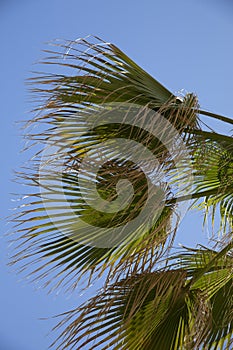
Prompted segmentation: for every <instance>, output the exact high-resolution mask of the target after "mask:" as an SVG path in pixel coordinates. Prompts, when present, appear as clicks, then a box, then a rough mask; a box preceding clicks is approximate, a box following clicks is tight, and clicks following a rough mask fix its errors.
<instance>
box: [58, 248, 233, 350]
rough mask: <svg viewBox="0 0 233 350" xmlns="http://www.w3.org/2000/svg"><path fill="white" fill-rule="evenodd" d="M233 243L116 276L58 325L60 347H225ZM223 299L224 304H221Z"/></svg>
mask: <svg viewBox="0 0 233 350" xmlns="http://www.w3.org/2000/svg"><path fill="white" fill-rule="evenodd" d="M231 250H232V243H230V244H229V245H227V246H226V247H225V248H223V249H222V250H221V251H220V252H217V251H214V250H211V249H207V248H204V247H203V248H200V249H194V250H192V249H187V250H186V251H184V252H183V253H181V254H179V255H176V256H174V257H173V258H172V259H171V263H170V265H169V268H165V270H164V269H161V270H158V271H157V272H152V273H145V274H141V275H135V276H134V277H129V278H127V279H125V280H121V281H118V282H117V283H115V284H113V285H109V286H108V288H107V289H106V290H105V291H104V292H102V293H100V295H99V296H97V297H95V298H93V299H91V300H90V301H89V302H88V303H87V304H86V305H83V306H82V307H81V308H79V309H78V310H74V311H72V312H70V313H67V315H66V316H65V318H64V320H63V321H62V322H61V323H60V324H59V326H64V324H66V323H67V322H68V323H70V324H69V326H68V327H67V328H66V329H65V330H64V332H63V333H62V335H61V337H60V338H59V342H60V347H59V346H58V349H60V348H61V349H62V348H69V349H73V348H74V349H82V348H83V347H84V346H89V348H91V349H95V348H96V347H98V346H101V348H102V349H108V348H111V349H125V350H128V349H130V350H133V349H148V350H149V349H155V350H156V349H164V350H166V349H169V350H171V349H199V348H204V349H217V348H218V349H227V344H228V346H229V344H231V341H232V335H233V328H232V311H233V299H232V288H233V283H232V282H233V280H232V278H233V275H232V253H231ZM221 303H222V304H221Z"/></svg>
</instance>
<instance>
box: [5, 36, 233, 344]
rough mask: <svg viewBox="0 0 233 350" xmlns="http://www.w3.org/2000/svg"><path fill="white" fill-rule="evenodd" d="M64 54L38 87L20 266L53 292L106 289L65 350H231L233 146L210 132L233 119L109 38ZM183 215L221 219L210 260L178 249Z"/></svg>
mask: <svg viewBox="0 0 233 350" xmlns="http://www.w3.org/2000/svg"><path fill="white" fill-rule="evenodd" d="M54 46H55V49H54V50H51V51H47V53H48V54H49V57H48V59H46V60H45V62H44V63H46V64H47V65H49V64H53V65H54V66H53V67H54V73H53V74H50V73H43V74H42V73H40V74H39V75H36V76H35V77H34V78H32V79H31V81H30V83H32V86H33V91H34V93H35V94H36V96H40V99H39V104H38V107H37V108H36V110H35V111H34V115H35V116H34V118H33V119H32V120H30V122H29V123H28V127H30V126H32V127H33V129H32V131H31V130H30V131H27V133H26V136H27V137H28V138H29V140H30V141H31V143H32V145H34V146H35V147H36V148H35V155H34V156H33V158H32V162H31V165H30V166H29V167H28V168H26V169H24V171H23V172H22V173H19V174H18V176H19V178H20V179H21V181H23V180H22V179H24V180H25V181H26V184H28V185H30V186H32V187H33V188H34V191H33V192H31V191H29V194H28V195H27V196H25V198H24V202H23V204H22V205H21V206H20V208H19V210H18V213H17V215H16V216H15V217H14V219H13V220H14V221H15V222H16V230H15V231H16V232H15V234H16V235H17V237H18V240H19V243H18V245H17V248H16V252H15V254H14V256H13V258H12V263H18V264H19V265H20V267H21V269H22V270H24V269H25V268H27V267H28V268H29V269H30V273H31V274H34V275H35V278H36V279H44V280H45V286H47V287H48V286H50V289H51V290H52V289H54V288H56V287H58V286H64V287H65V288H71V289H75V288H76V287H77V286H78V287H79V282H80V280H81V279H82V277H83V276H89V277H88V281H89V282H88V283H90V281H92V280H95V279H97V278H100V277H101V276H102V278H103V279H104V282H103V286H102V288H101V289H100V290H99V293H98V294H97V295H96V296H94V297H93V298H91V299H90V300H89V301H88V302H86V303H84V304H83V305H81V306H78V307H77V309H75V310H72V311H69V312H67V313H66V314H65V315H64V317H63V319H62V321H61V322H60V323H59V324H58V327H62V328H63V331H62V333H61V336H60V337H59V338H58V339H57V341H56V342H55V343H54V344H53V346H56V348H57V349H66V348H67V349H84V348H85V346H87V347H86V348H88V349H94V348H96V347H99V348H101V349H110V348H111V349H125V350H126V349H127V350H133V349H135V350H136V349H148V350H149V349H155V350H156V349H158V350H160V349H163V350H174V349H177V350H178V349H179V350H181V349H182V350H183V349H230V348H231V346H232V340H233V337H232V335H233V322H232V320H233V318H232V315H233V299H232V295H233V285H232V278H233V274H232V266H233V265H232V263H233V255H232V249H233V241H232V238H231V232H232V218H233V180H232V174H233V156H232V154H233V153H232V152H233V143H232V137H231V136H229V135H227V134H220V133H217V132H215V131H214V130H213V129H212V128H211V127H210V126H209V125H208V124H207V122H208V118H210V119H209V120H211V119H217V120H218V121H219V123H223V124H224V125H229V124H233V120H232V119H230V118H227V117H224V116H221V115H217V114H215V113H211V112H208V111H205V110H202V109H201V108H200V106H199V104H198V99H197V96H195V95H194V94H192V93H187V94H186V95H185V96H182V95H181V96H175V95H174V94H173V93H171V92H170V91H169V90H167V89H166V88H165V87H163V86H162V85H161V84H160V83H159V82H158V81H156V80H155V79H154V78H152V77H151V76H150V75H149V74H148V73H146V72H145V71H144V70H143V69H141V68H140V67H139V66H138V65H137V64H136V63H134V62H133V61H132V60H131V59H130V58H129V57H127V56H126V55H125V54H124V53H123V52H122V51H121V50H119V49H118V48H117V47H116V46H114V45H112V44H109V43H105V42H103V41H102V40H100V39H98V38H91V37H89V38H86V39H80V40H78V41H75V42H70V43H67V42H63V43H61V42H59V43H57V42H55V43H54ZM61 72H62V73H61ZM41 101H43V102H42V103H41ZM206 119H207V121H206ZM36 127H37V128H38V129H37V131H35V130H36V129H35V128H36ZM183 204H185V205H186V204H188V209H189V210H191V209H192V208H193V207H195V208H198V209H199V210H201V211H203V212H204V214H205V219H207V220H208V218H209V217H211V218H212V222H213V240H211V241H210V246H209V247H204V246H201V245H200V246H198V247H196V248H188V247H183V248H182V249H180V250H178V249H175V246H174V238H175V236H176V234H177V232H178V229H179V223H180V220H181V211H180V208H181V207H182V206H183ZM138 218H140V219H138ZM216 220H217V223H216ZM218 224H219V226H217V225H218ZM213 242H214V243H213ZM33 266H34V268H33ZM49 276H51V277H49ZM103 279H102V281H103Z"/></svg>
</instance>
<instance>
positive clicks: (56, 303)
mask: <svg viewBox="0 0 233 350" xmlns="http://www.w3.org/2000/svg"><path fill="white" fill-rule="evenodd" d="M0 33H1V34H0V35H1V43H0V45H1V54H0V67H1V75H0V101H1V110H0V111H1V112H0V116H1V135H2V136H1V157H2V167H1V196H2V200H1V203H2V205H1V208H2V210H1V216H2V217H3V218H4V217H6V216H8V215H9V214H10V212H9V209H10V208H12V207H13V204H12V203H11V198H12V195H11V194H10V193H12V192H14V193H20V192H23V189H22V188H21V187H20V186H19V185H17V184H15V183H12V182H11V181H10V179H12V178H13V169H19V165H20V164H22V162H23V161H24V160H25V159H26V158H27V156H26V154H20V153H19V150H20V149H21V148H22V146H23V142H22V139H21V138H20V129H19V127H18V126H16V125H15V124H14V122H17V121H20V120H24V119H27V118H29V117H30V113H29V110H30V109H31V108H32V105H31V104H30V103H29V99H30V98H29V94H28V91H27V87H26V86H25V83H24V81H25V79H26V78H27V77H29V76H30V70H33V69H34V67H33V66H32V63H33V62H35V61H37V60H38V59H39V58H41V57H42V53H41V50H42V49H43V48H44V47H45V45H44V43H45V42H47V41H49V40H51V39H54V38H65V39H76V38H78V37H82V36H86V35H88V34H94V35H97V36H100V37H102V38H103V39H105V40H106V41H111V42H113V43H115V44H116V45H117V46H119V47H120V48H121V49H122V50H123V51H125V52H126V53H127V54H128V55H129V56H130V57H131V58H133V59H134V60H135V61H136V62H137V63H138V64H139V65H141V66H142V67H143V68H144V69H146V70H147V71H148V72H149V73H150V74H152V75H153V76H154V77H155V78H157V79H158V80H159V81H160V82H161V83H163V84H164V85H165V86H166V87H167V88H168V89H170V90H171V91H173V92H177V91H179V90H180V89H185V90H187V91H193V92H195V93H196V94H197V95H198V96H199V99H200V103H201V105H202V107H205V108H207V109H210V110H213V111H215V112H217V113H222V114H225V115H228V116H233V108H232V101H233V4H231V0H228V1H227V0H221V1H214V0H189V1H187V0H176V1H173V0H157V1H156V0H147V1H143V2H141V1H135V0H118V1H113V2H110V1H106V0H105V1H104V0H99V1H93V2H91V1H77V0H49V1H48V0H40V1H36V0H5V1H4V0H2V1H0ZM1 228H2V230H1V232H2V233H4V232H6V231H7V230H8V229H9V228H10V227H9V226H8V227H7V226H6V225H5V224H4V222H3V221H2V222H1ZM201 235H204V234H203V233H202V232H201V219H200V216H199V219H198V216H194V215H193V214H192V215H190V216H189V217H188V218H186V219H184V220H183V223H182V227H181V235H180V241H181V242H183V243H186V244H187V245H191V244H195V243H197V242H198V241H199V240H200V239H201ZM1 247H2V253H1V257H0V263H1V292H0V293H1V297H0V310H1V314H0V350H16V349H17V350H45V349H47V347H48V346H49V344H50V343H51V341H52V339H53V338H54V335H51V334H49V335H48V336H47V337H46V334H47V333H48V332H49V330H50V328H51V327H52V326H53V325H55V323H56V321H54V320H51V319H49V320H48V321H41V320H39V318H41V317H51V316H53V315H55V314H58V313H60V312H63V311H66V310H68V309H70V308H73V307H75V306H76V305H77V304H78V303H79V300H80V298H79V293H78V292H77V293H76V294H74V295H73V296H71V297H69V298H68V296H67V295H65V294H63V293H62V292H61V293H60V294H59V295H55V294H53V295H52V294H51V295H47V291H46V290H42V289H40V288H39V286H37V287H36V286H35V285H33V284H30V283H28V282H27V281H26V280H24V279H22V276H20V275H16V274H15V272H14V269H12V268H9V267H7V266H6V262H7V242H6V239H5V238H2V240H1ZM36 289H37V290H36ZM86 294H87V295H89V294H90V291H88V292H87V293H86Z"/></svg>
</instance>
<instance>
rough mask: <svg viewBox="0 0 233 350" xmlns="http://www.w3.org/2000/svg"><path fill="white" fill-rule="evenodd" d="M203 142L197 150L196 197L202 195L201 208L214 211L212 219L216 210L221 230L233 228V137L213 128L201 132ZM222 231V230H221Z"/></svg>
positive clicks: (194, 193)
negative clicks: (209, 130)
mask: <svg viewBox="0 0 233 350" xmlns="http://www.w3.org/2000/svg"><path fill="white" fill-rule="evenodd" d="M198 134H199V135H198V141H199V144H198V145H197V146H195V151H194V153H193V159H194V161H193V168H194V172H193V180H194V181H193V182H194V190H193V194H192V196H193V198H196V199H200V198H203V200H202V201H200V200H199V201H198V205H197V208H200V209H201V210H204V211H205V219H207V217H208V214H209V213H210V212H211V216H212V223H213V225H214V221H215V220H214V219H215V217H216V213H217V212H218V215H219V217H220V230H222V232H226V230H227V226H229V227H230V230H231V228H232V219H233V177H232V175H233V152H232V151H233V142H232V140H233V139H232V137H229V136H225V135H219V134H215V133H209V132H203V133H202V132H201V133H198ZM219 232H220V231H219Z"/></svg>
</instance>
